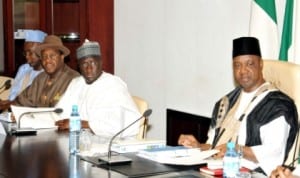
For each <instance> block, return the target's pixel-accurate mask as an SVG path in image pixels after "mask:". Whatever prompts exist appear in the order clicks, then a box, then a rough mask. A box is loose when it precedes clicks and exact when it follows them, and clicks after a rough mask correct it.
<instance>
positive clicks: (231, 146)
mask: <svg viewBox="0 0 300 178" xmlns="http://www.w3.org/2000/svg"><path fill="white" fill-rule="evenodd" d="M234 147H235V144H234V143H233V142H228V143H227V148H234Z"/></svg>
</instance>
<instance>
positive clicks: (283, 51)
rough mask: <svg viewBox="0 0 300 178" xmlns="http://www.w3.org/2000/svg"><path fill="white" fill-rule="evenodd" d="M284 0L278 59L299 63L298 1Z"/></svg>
mask: <svg viewBox="0 0 300 178" xmlns="http://www.w3.org/2000/svg"><path fill="white" fill-rule="evenodd" d="M298 1H299V0H286V5H285V13H284V22H283V29H282V35H281V46H280V54H279V60H282V61H289V62H294V63H297V64H300V49H299V48H300V39H299V38H300V32H299V31H300V22H299V20H300V12H299V11H300V3H299V2H298Z"/></svg>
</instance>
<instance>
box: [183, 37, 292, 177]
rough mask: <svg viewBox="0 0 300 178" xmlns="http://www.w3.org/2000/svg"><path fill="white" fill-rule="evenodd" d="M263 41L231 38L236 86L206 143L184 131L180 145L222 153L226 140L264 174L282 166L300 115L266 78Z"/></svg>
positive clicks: (219, 106)
mask: <svg viewBox="0 0 300 178" xmlns="http://www.w3.org/2000/svg"><path fill="white" fill-rule="evenodd" d="M262 69H263V61H262V59H261V53H260V47H259V41H258V40H257V39H256V38H253V37H241V38H237V39H234V40H233V73H234V79H235V81H236V82H237V84H238V86H237V88H235V89H234V90H233V91H231V92H230V93H229V94H227V95H226V96H224V97H223V98H222V99H221V100H220V101H218V102H217V103H216V105H215V107H214V110H213V115H212V121H211V125H210V129H209V132H208V140H207V142H206V143H205V144H201V143H199V142H198V141H197V140H196V138H195V137H194V136H192V135H180V137H179V139H178V144H181V145H185V146H189V147H200V148H201V149H203V150H205V149H209V148H212V147H215V146H216V147H215V149H219V150H220V153H219V154H218V155H217V157H222V156H224V153H225V151H226V143H227V142H228V141H234V142H236V143H237V146H236V147H237V148H242V152H243V158H245V160H246V161H247V162H248V165H249V166H250V167H251V168H252V169H253V170H256V171H258V172H260V173H262V174H265V175H270V174H271V171H272V170H273V169H274V168H275V167H276V166H277V165H281V164H283V162H284V160H285V159H286V158H287V156H288V153H289V151H290V149H291V147H292V145H293V143H294V140H295V137H296V134H297V131H298V124H297V123H298V122H297V120H298V114H297V109H296V106H295V104H294V102H293V100H292V99H291V98H289V97H288V96H287V95H286V94H284V93H282V92H281V91H279V90H278V89H276V88H275V87H273V86H272V85H271V84H270V83H268V82H266V81H265V80H264V78H263V74H262Z"/></svg>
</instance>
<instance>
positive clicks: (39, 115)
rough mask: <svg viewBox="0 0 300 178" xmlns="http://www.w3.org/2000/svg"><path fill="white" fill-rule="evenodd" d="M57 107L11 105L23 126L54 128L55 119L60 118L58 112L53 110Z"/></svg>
mask: <svg viewBox="0 0 300 178" xmlns="http://www.w3.org/2000/svg"><path fill="white" fill-rule="evenodd" d="M54 109H55V108H42V107H41V108H32V107H22V106H14V105H11V110H12V113H13V114H14V116H15V118H16V122H17V123H18V122H20V127H21V128H25V127H26V128H27V127H30V128H34V129H44V128H54V127H56V126H55V121H57V120H59V119H60V117H59V116H58V114H56V113H54V112H52V111H53V110H54Z"/></svg>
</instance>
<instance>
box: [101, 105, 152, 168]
mask: <svg viewBox="0 0 300 178" xmlns="http://www.w3.org/2000/svg"><path fill="white" fill-rule="evenodd" d="M151 113H152V109H147V110H146V111H145V112H144V113H143V115H142V116H141V117H140V118H138V119H137V120H135V121H134V122H132V123H131V124H129V125H128V126H127V127H125V128H124V129H122V130H120V131H119V132H118V133H116V134H115V135H114V136H113V137H112V138H111V139H110V141H109V145H108V153H107V157H106V156H105V157H101V158H99V161H103V162H105V163H107V164H109V165H112V164H120V163H130V162H131V159H130V158H127V157H125V156H121V155H114V156H112V155H111V154H112V151H111V146H112V142H113V140H114V139H115V138H116V137H117V136H118V135H120V134H121V133H122V132H124V131H125V130H126V129H128V128H129V127H130V126H132V125H133V124H135V123H136V122H138V121H139V120H141V119H142V118H146V119H147V118H148V117H149V116H150V115H151Z"/></svg>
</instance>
